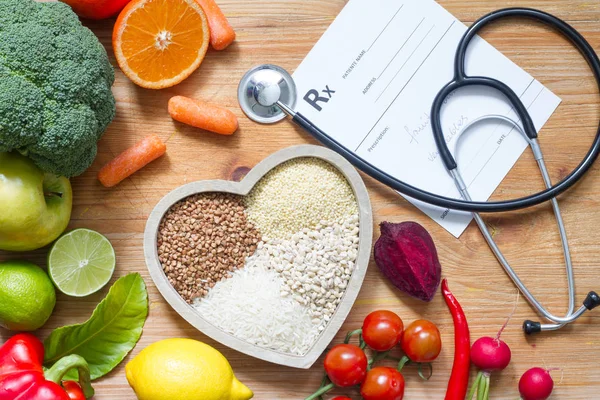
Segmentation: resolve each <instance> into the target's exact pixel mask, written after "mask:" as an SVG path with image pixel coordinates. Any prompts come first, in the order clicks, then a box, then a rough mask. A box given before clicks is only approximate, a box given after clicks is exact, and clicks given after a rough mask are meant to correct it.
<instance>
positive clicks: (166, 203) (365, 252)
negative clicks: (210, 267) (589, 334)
mask: <svg viewBox="0 0 600 400" xmlns="http://www.w3.org/2000/svg"><path fill="white" fill-rule="evenodd" d="M306 157H314V158H317V159H320V160H323V161H325V162H327V163H329V164H331V165H332V166H333V167H335V168H336V169H337V170H338V171H339V172H340V173H341V174H342V175H343V176H344V177H345V178H346V180H347V181H348V183H349V185H350V187H351V188H352V190H353V192H354V195H355V198H356V202H357V205H358V213H359V243H358V252H357V257H356V262H355V267H354V270H353V272H352V274H351V276H350V280H349V281H348V284H347V287H346V290H345V292H344V294H343V296H342V298H341V301H340V303H339V305H338V307H337V309H336V311H335V313H334V314H333V315H332V317H331V320H330V321H329V323H328V324H327V325H326V327H325V329H324V330H323V332H322V333H321V334H320V335H319V336H318V338H317V339H316V341H315V342H314V344H313V345H312V347H311V348H310V349H309V351H308V352H307V353H306V354H304V355H294V354H288V353H283V352H280V351H276V350H271V349H267V348H264V347H260V346H257V345H254V344H251V343H249V342H247V341H245V340H242V339H240V338H237V337H235V336H233V335H231V334H229V333H227V332H224V331H223V330H221V329H220V328H219V327H217V326H215V325H213V324H212V323H210V322H208V321H207V320H206V319H204V318H203V317H202V315H201V314H200V312H199V311H197V310H196V309H195V308H194V307H192V306H191V305H189V304H187V303H186V301H185V300H183V298H182V297H181V296H180V295H179V294H178V293H177V291H176V290H175V289H174V288H173V286H172V285H171V284H170V283H169V281H168V278H167V276H166V275H165V272H164V271H163V268H162V266H161V263H160V260H159V256H158V250H157V244H158V230H159V226H160V223H161V220H162V218H163V216H164V215H165V213H167V211H168V210H169V209H171V207H172V206H173V205H175V204H176V203H178V202H179V201H180V200H183V199H185V198H187V197H189V196H192V195H195V194H198V193H206V192H221V193H230V194H235V195H241V196H246V195H248V194H249V193H250V191H251V190H252V188H253V187H254V186H255V185H256V184H257V183H258V182H259V181H260V180H261V179H262V178H263V177H264V176H265V175H266V174H267V173H268V172H269V171H271V170H273V169H274V168H276V167H277V166H279V165H280V164H283V163H285V162H286V161H289V160H292V159H295V158H306ZM372 236H373V214H372V209H371V202H370V200H369V195H368V193H367V189H366V187H365V184H364V182H363V181H362V179H361V177H360V175H359V174H358V172H357V171H356V170H355V169H354V167H352V165H351V164H350V163H349V162H348V161H346V160H345V159H344V158H342V157H341V156H340V155H338V154H337V153H335V152H333V151H331V150H329V149H326V148H324V147H321V146H314V145H301V146H294V147H289V148H286V149H283V150H281V151H278V152H276V153H274V154H272V155H271V156H269V157H267V158H266V159H264V160H263V161H262V162H260V163H259V164H258V165H256V166H255V167H254V168H253V169H252V170H251V171H250V172H249V173H248V174H247V175H246V177H245V178H244V179H243V180H242V181H241V182H231V181H224V180H208V181H198V182H193V183H189V184H187V185H184V186H181V187H179V188H177V189H175V190H173V191H172V192H170V193H169V194H167V195H166V196H165V197H164V198H163V199H162V200H161V201H160V202H159V203H158V204H157V205H156V207H155V208H154V210H153V211H152V213H151V214H150V216H149V218H148V222H147V224H146V229H145V232H144V255H145V258H146V264H147V266H148V270H149V272H150V276H151V277H152V280H153V281H154V283H155V285H156V286H157V287H158V290H159V291H160V293H161V294H162V295H163V297H164V298H165V299H166V300H167V302H168V303H169V304H170V305H171V307H173V308H174V309H175V311H177V313H179V314H180V315H181V316H182V317H183V318H184V319H185V320H186V321H188V322H189V323H190V324H191V325H193V326H194V327H195V328H197V329H198V330H200V331H201V332H202V333H204V334H205V335H207V336H209V337H211V338H212V339H214V340H216V341H218V342H220V343H222V344H224V345H226V346H228V347H230V348H232V349H235V350H237V351H239V352H241V353H244V354H248V355H250V356H253V357H256V358H259V359H262V360H265V361H269V362H272V363H276V364H281V365H285V366H289V367H294V368H305V369H306V368H310V367H311V366H312V365H313V364H314V363H315V361H316V360H317V359H318V358H319V356H320V355H321V354H322V353H323V351H325V349H326V347H327V346H328V345H329V343H330V342H331V341H332V339H333V338H334V336H335V335H336V333H337V332H338V331H339V329H340V328H341V326H342V324H343V323H344V321H345V320H346V318H347V316H348V313H349V312H350V310H351V309H352V306H353V304H354V301H355V300H356V297H357V296H358V293H359V291H360V288H361V286H362V283H363V280H364V277H365V274H366V271H367V267H368V263H369V258H370V255H371V244H372Z"/></svg>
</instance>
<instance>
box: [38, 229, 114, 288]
mask: <svg viewBox="0 0 600 400" xmlns="http://www.w3.org/2000/svg"><path fill="white" fill-rule="evenodd" d="M115 264H116V257H115V250H114V249H113V247H112V245H111V244H110V241H109V240H108V239H107V238H105V237H104V236H102V235H101V234H99V233H98V232H95V231H92V230H90V229H75V230H74V231H71V232H69V233H67V234H65V235H63V236H61V237H60V239H58V240H57V241H56V242H55V243H54V245H53V246H52V249H50V253H49V254H48V273H49V274H50V278H52V281H53V282H54V284H55V285H56V287H57V288H58V290H60V291H61V292H63V293H64V294H67V295H69V296H75V297H83V296H87V295H90V294H92V293H95V292H97V291H98V290H100V289H102V287H104V285H106V284H107V283H108V281H109V280H110V278H111V276H112V274H113V272H114V271H115Z"/></svg>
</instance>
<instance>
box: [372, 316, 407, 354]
mask: <svg viewBox="0 0 600 400" xmlns="http://www.w3.org/2000/svg"><path fill="white" fill-rule="evenodd" d="M403 330H404V324H403V323H402V320H401V319H400V317H399V316H398V315H396V313H393V312H391V311H386V310H381V311H374V312H372V313H371V314H369V315H367V317H366V318H365V321H364V322H363V326H362V336H363V339H364V341H365V343H367V346H369V347H370V348H372V349H373V350H375V351H388V350H391V349H392V348H394V346H395V345H397V344H398V342H400V339H402V331H403Z"/></svg>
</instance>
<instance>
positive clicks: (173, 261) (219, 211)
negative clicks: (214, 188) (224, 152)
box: [158, 193, 261, 304]
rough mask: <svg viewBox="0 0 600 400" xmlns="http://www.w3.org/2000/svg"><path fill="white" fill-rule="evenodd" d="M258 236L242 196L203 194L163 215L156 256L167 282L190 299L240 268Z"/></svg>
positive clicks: (199, 295) (254, 249)
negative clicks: (247, 214)
mask: <svg viewBox="0 0 600 400" xmlns="http://www.w3.org/2000/svg"><path fill="white" fill-rule="evenodd" d="M260 240H261V234H260V232H259V231H258V230H257V229H256V228H255V227H254V225H253V224H252V223H250V222H249V221H248V219H247V218H246V213H245V207H244V202H243V199H242V198H241V197H240V196H235V195H230V194H223V193H202V194H197V195H193V196H190V197H188V198H186V199H183V200H181V201H180V202H178V203H177V204H175V205H174V206H173V207H171V209H170V210H169V211H168V212H167V213H166V214H165V216H164V217H163V219H162V221H161V223H160V226H159V229H158V258H159V260H160V262H161V264H162V267H163V271H164V272H165V274H166V275H167V278H168V280H169V282H170V283H171V285H172V286H173V287H174V288H175V290H177V292H178V293H179V294H180V295H181V297H182V298H183V299H184V300H185V301H186V302H187V303H190V304H191V303H192V301H193V299H195V298H198V297H202V296H205V295H206V294H207V293H208V290H209V289H210V288H212V287H213V286H214V285H215V284H216V283H217V282H219V281H220V280H221V279H223V278H227V277H229V276H230V273H231V272H233V271H235V270H236V269H238V268H242V267H243V266H244V263H245V261H246V257H249V256H251V255H252V254H254V252H255V251H256V247H257V245H258V242H259V241H260Z"/></svg>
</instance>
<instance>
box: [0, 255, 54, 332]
mask: <svg viewBox="0 0 600 400" xmlns="http://www.w3.org/2000/svg"><path fill="white" fill-rule="evenodd" d="M55 304H56V293H55V291H54V286H53V285H52V282H51V281H50V278H48V275H47V274H46V272H44V270H43V269H41V268H40V267H38V266H37V265H35V264H32V263H30V262H27V261H18V260H11V261H4V262H0V326H3V327H5V328H7V329H10V330H13V331H34V330H36V329H38V328H40V327H41V326H42V325H44V324H45V323H46V321H47V320H48V318H49V317H50V314H52V310H54V305H55Z"/></svg>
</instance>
